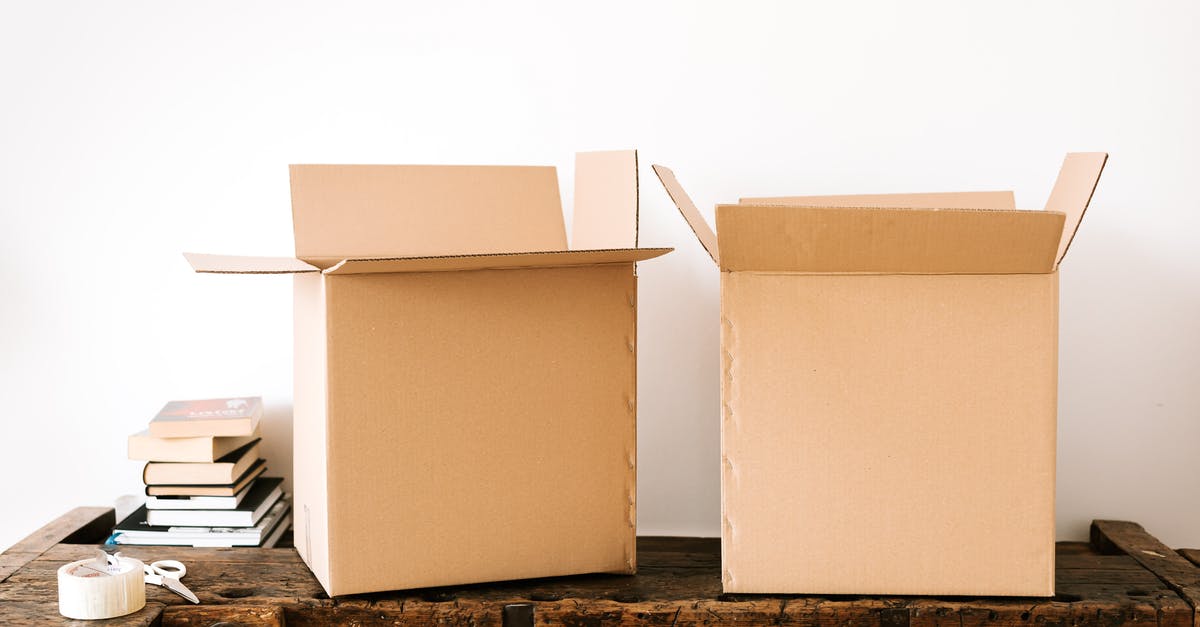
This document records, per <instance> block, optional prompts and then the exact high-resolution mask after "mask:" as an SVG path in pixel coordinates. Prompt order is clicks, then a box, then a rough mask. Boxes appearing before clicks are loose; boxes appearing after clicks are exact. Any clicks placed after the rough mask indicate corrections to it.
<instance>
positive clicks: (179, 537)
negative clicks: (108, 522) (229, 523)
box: [108, 498, 291, 547]
mask: <svg viewBox="0 0 1200 627" xmlns="http://www.w3.org/2000/svg"><path fill="white" fill-rule="evenodd" d="M290 510H291V505H290V504H289V503H288V500H287V499H286V498H283V499H279V500H278V501H276V503H275V505H274V506H273V507H272V508H271V510H270V511H269V512H267V515H266V516H263V517H262V519H261V520H259V521H258V524H257V525H255V526H253V527H161V526H151V525H149V524H147V523H146V514H147V513H148V510H147V509H146V507H145V506H142V507H139V508H137V510H135V511H134V512H133V513H132V514H130V515H129V516H127V517H126V518H125V520H122V521H121V522H120V523H118V524H117V527H116V529H114V530H113V533H112V535H111V536H109V538H108V544H136V545H159V546H195V547H233V546H259V545H261V544H262V543H263V541H264V540H266V539H269V538H271V537H277V534H276V532H277V531H278V526H279V525H282V524H287V522H288V521H289V520H290V519H291V517H290V516H289V515H288V513H289V511H290Z"/></svg>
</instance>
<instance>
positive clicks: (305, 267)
mask: <svg viewBox="0 0 1200 627" xmlns="http://www.w3.org/2000/svg"><path fill="white" fill-rule="evenodd" d="M183 256H184V258H186V259H187V261H188V263H189V264H191V265H192V269H193V270H195V271H196V272H212V273H217V274H297V273H301V272H320V271H321V269H320V268H318V267H317V266H314V265H312V264H309V263H306V262H304V261H301V260H299V259H296V258H294V257H251V256H248V255H209V254H206V253H183Z"/></svg>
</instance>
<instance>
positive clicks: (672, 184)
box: [652, 165, 721, 266]
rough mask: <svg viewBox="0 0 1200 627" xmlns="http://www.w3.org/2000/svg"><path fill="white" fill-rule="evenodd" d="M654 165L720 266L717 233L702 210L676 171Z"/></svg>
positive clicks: (706, 249)
mask: <svg viewBox="0 0 1200 627" xmlns="http://www.w3.org/2000/svg"><path fill="white" fill-rule="evenodd" d="M652 167H653V169H654V173H655V174H657V175H658V180H659V182H661V183H662V186H663V188H664V189H666V190H667V195H668V196H670V197H671V202H673V203H675V207H676V208H678V209H679V213H680V214H682V215H683V219H684V220H686V221H687V223H688V226H690V227H692V233H695V234H696V239H698V240H700V245H701V246H703V247H704V250H705V251H707V252H708V256H709V257H711V258H712V260H713V263H715V264H717V265H718V266H719V265H720V264H721V261H720V259H721V255H720V252H719V251H718V250H717V233H716V232H715V231H713V229H712V227H711V226H709V224H708V222H707V221H706V220H705V219H704V216H702V215H700V210H699V209H697V208H696V203H694V202H692V199H691V197H689V196H688V195H687V192H685V191H684V190H683V186H681V185H680V184H679V180H678V179H676V178H675V173H674V172H672V171H671V169H670V168H667V167H666V166H661V165H655V166H652Z"/></svg>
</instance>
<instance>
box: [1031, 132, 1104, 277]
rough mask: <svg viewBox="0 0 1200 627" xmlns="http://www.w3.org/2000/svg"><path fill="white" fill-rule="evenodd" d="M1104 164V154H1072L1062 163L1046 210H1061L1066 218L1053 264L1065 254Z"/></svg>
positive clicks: (1090, 198) (1085, 210)
mask: <svg viewBox="0 0 1200 627" xmlns="http://www.w3.org/2000/svg"><path fill="white" fill-rule="evenodd" d="M1107 161H1108V153H1105V152H1073V153H1070V154H1068V155H1067V157H1066V159H1064V160H1063V164H1062V169H1060V170H1059V171H1058V179H1057V180H1056V181H1055V182H1054V189H1053V190H1051V191H1050V198H1048V199H1047V200H1046V210H1047V211H1061V212H1063V213H1065V214H1066V216H1067V219H1066V224H1065V226H1064V227H1063V234H1062V241H1061V242H1060V243H1059V246H1058V254H1057V255H1056V256H1055V257H1054V260H1055V262H1056V263H1062V260H1063V257H1065V256H1066V255H1067V249H1068V248H1070V246H1071V241H1072V240H1073V239H1074V238H1075V231H1077V230H1078V229H1079V223H1080V222H1082V221H1083V214H1084V213H1085V212H1087V208H1088V204H1090V203H1091V202H1092V194H1093V193H1094V192H1095V191H1096V184H1097V183H1099V182H1100V173H1101V172H1103V171H1104V164H1105V163H1106V162H1107Z"/></svg>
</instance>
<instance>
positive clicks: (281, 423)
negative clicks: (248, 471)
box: [260, 398, 292, 494]
mask: <svg viewBox="0 0 1200 627" xmlns="http://www.w3.org/2000/svg"><path fill="white" fill-rule="evenodd" d="M263 404H264V407H263V417H262V422H261V423H260V429H261V431H262V448H261V450H262V456H263V458H264V459H266V460H267V472H266V474H267V475H268V476H271V477H283V491H284V492H286V493H288V494H291V493H292V405H291V403H287V404H280V403H272V402H271V399H269V398H264V399H263Z"/></svg>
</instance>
